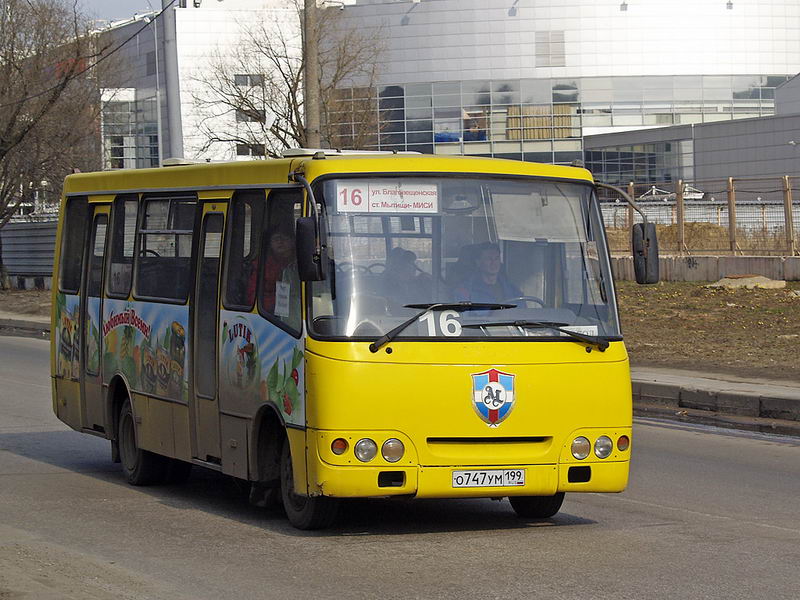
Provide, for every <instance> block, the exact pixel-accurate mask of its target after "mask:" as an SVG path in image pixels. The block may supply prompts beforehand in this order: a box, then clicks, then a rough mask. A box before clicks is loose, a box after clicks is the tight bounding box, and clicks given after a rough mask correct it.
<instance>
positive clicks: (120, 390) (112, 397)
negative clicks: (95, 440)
mask: <svg viewBox="0 0 800 600" xmlns="http://www.w3.org/2000/svg"><path fill="white" fill-rule="evenodd" d="M127 399H131V410H132V409H133V399H132V398H131V389H130V386H129V385H128V380H127V379H125V376H124V375H123V374H122V373H115V374H114V376H113V377H112V378H111V381H110V382H109V384H108V394H107V395H106V415H107V422H108V424H109V425H110V428H107V431H109V435H108V439H110V440H114V441H116V439H117V430H118V429H119V413H120V411H121V410H122V405H123V404H125V400H127Z"/></svg>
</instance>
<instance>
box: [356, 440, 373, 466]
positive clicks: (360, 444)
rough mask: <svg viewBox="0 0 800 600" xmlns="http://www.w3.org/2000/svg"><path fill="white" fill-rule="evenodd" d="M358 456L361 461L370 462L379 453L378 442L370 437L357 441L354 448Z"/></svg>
mask: <svg viewBox="0 0 800 600" xmlns="http://www.w3.org/2000/svg"><path fill="white" fill-rule="evenodd" d="M354 452H355V455H356V458H357V459H358V460H360V461H361V462H369V461H371V460H372V459H373V458H375V455H376V454H377V453H378V444H376V443H375V442H373V441H372V440H371V439H369V438H364V439H361V440H358V441H357V442H356V446H355V449H354Z"/></svg>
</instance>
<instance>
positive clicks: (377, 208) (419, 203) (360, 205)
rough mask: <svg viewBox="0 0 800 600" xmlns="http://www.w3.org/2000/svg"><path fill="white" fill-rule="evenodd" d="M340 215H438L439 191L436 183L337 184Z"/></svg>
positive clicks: (341, 182)
mask: <svg viewBox="0 0 800 600" xmlns="http://www.w3.org/2000/svg"><path fill="white" fill-rule="evenodd" d="M336 209H337V210H338V211H339V212H357V213H367V212H368V213H394V214H417V213H436V212H438V211H439V188H438V186H437V185H436V184H435V183H407V182H402V181H399V180H396V181H390V180H373V181H355V180H352V179H348V180H341V181H337V182H336Z"/></svg>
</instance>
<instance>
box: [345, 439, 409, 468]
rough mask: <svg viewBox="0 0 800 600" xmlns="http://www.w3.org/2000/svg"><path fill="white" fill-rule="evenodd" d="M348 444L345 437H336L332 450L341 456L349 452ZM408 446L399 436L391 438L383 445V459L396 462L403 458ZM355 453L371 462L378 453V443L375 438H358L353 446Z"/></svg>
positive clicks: (362, 460) (362, 459)
mask: <svg viewBox="0 0 800 600" xmlns="http://www.w3.org/2000/svg"><path fill="white" fill-rule="evenodd" d="M347 448H348V444H347V441H346V440H345V439H344V438H336V439H335V440H333V442H332V443H331V452H333V453H334V454H336V455H337V456H341V455H342V454H344V453H345V452H347ZM405 452H406V448H405V446H404V445H403V442H401V441H400V440H398V439H397V438H389V439H388V440H386V441H385V442H383V445H382V446H381V456H382V457H383V460H385V461H386V462H390V463H396V462H398V461H399V460H400V459H402V458H403V455H404V454H405ZM353 454H355V455H356V458H357V459H358V460H360V461H361V462H365V463H366V462H370V461H371V460H372V459H374V458H375V457H376V456H377V455H378V444H377V443H375V440H372V439H370V438H362V439H360V440H358V441H357V442H356V444H355V446H353Z"/></svg>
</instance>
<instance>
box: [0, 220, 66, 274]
mask: <svg viewBox="0 0 800 600" xmlns="http://www.w3.org/2000/svg"><path fill="white" fill-rule="evenodd" d="M56 225H57V223H56V221H54V220H51V221H45V222H11V223H8V224H7V225H6V226H5V227H3V228H2V229H0V236H2V240H3V264H4V265H5V267H6V269H7V270H8V274H9V275H10V276H11V277H12V278H13V277H50V276H51V275H52V274H53V253H54V250H55V247H56Z"/></svg>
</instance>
